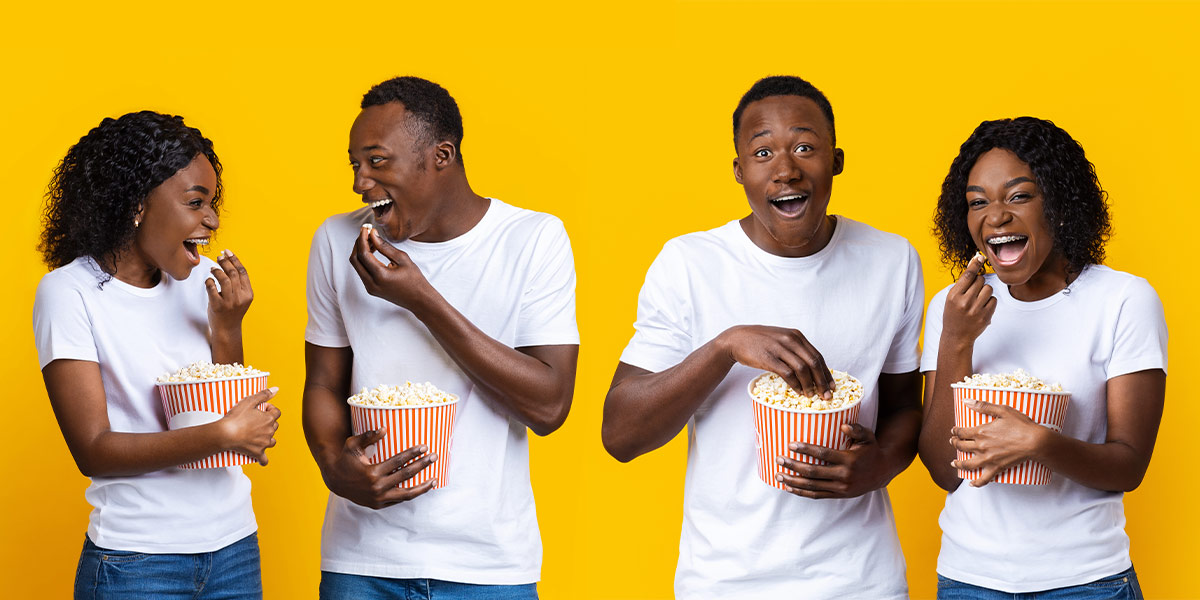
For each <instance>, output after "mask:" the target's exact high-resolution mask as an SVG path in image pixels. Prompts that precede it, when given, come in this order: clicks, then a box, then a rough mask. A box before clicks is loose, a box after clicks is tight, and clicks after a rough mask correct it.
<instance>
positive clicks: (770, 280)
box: [621, 217, 924, 600]
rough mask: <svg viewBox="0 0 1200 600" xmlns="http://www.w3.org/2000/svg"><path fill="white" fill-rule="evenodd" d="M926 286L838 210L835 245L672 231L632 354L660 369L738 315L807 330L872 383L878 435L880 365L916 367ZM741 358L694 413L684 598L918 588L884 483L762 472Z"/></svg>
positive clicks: (890, 243)
mask: <svg viewBox="0 0 1200 600" xmlns="http://www.w3.org/2000/svg"><path fill="white" fill-rule="evenodd" d="M923 304H924V286H923V283H922V278H921V263H920V260H919V259H918V257H917V254H916V251H915V250H913V248H912V246H911V245H910V244H909V243H908V242H907V241H906V240H904V239H903V238H901V237H899V236H896V235H893V234H889V233H884V232H881V231H878V230H876V229H874V228H872V227H870V226H867V225H864V224H862V223H858V222H855V221H852V220H850V219H847V218H845V217H838V218H837V225H836V227H835V229H834V232H833V237H832V239H830V241H829V244H828V245H826V247H825V248H823V249H821V250H820V251H818V252H817V253H815V254H813V255H811V256H807V257H801V258H786V257H781V256H775V255H773V254H769V253H767V252H765V251H763V250H762V249H760V248H759V247H758V246H756V245H754V242H752V241H751V240H750V238H748V237H747V236H746V234H745V232H744V231H743V230H742V228H741V225H740V224H739V223H738V221H731V222H729V223H728V224H726V225H724V226H722V227H718V228H716V229H712V230H709V231H704V232H698V233H691V234H688V235H684V236H681V237H678V238H675V239H673V240H671V241H669V242H667V244H666V245H665V246H664V247H663V250H662V252H661V253H660V254H659V255H658V258H656V259H655V261H654V264H652V265H651V266H650V269H649V271H648V272H647V273H646V282H645V285H644V286H643V287H642V291H641V294H640V296H639V297H638V316H637V322H636V323H635V324H634V328H635V329H636V331H635V333H634V335H633V339H632V340H630V342H629V345H628V346H627V347H626V348H625V352H624V353H623V354H622V355H621V361H622V362H624V363H626V364H630V365H633V366H636V367H640V368H643V369H647V370H649V371H654V372H658V371H662V370H664V369H667V368H670V367H672V366H675V365H677V364H679V363H680V362H682V361H683V359H684V358H686V357H687V356H688V355H689V354H691V353H692V352H693V351H695V350H696V349H697V348H699V347H700V346H702V345H704V344H705V343H707V342H709V341H710V340H712V339H713V338H715V337H716V336H717V335H719V334H720V333H721V332H723V331H725V330H726V329H728V328H729V327H732V326H734V325H748V324H757V325H772V326H778V327H789V328H795V329H798V330H800V331H801V332H802V333H803V334H804V335H805V337H806V338H808V340H809V341H810V342H811V343H812V344H813V346H814V347H816V349H817V350H818V351H819V352H821V354H822V356H824V357H825V361H826V364H828V365H829V367H830V368H833V369H838V370H843V371H847V372H849V373H850V374H852V375H854V376H855V377H857V378H858V379H859V380H860V381H861V382H862V384H863V388H864V392H865V396H864V398H863V400H862V408H861V410H860V413H859V422H860V423H862V425H863V426H864V427H867V428H868V429H871V430H874V429H875V425H876V418H877V416H878V408H879V406H878V395H879V392H878V381H879V375H880V374H881V373H906V372H909V371H913V370H915V369H916V368H917V339H918V336H919V335H920V328H921V309H922V307H923ZM758 373H759V371H756V370H754V369H751V368H749V367H746V366H743V365H735V366H734V367H733V369H732V370H730V372H729V374H728V375H727V376H726V377H725V379H724V381H722V382H721V384H720V385H718V386H717V388H716V390H714V391H713V393H712V395H711V396H709V398H708V399H707V400H705V401H704V403H703V404H702V405H701V406H700V408H699V409H697V410H696V413H695V414H694V415H693V416H692V419H691V420H690V421H689V423H688V442H689V443H688V463H687V473H686V479H685V484H684V507H683V531H682V535H681V536H680V542H679V564H678V568H677V570H676V574H675V596H676V598H681V599H687V598H697V599H699V598H814V599H817V598H864V599H866V598H870V599H872V600H881V599H889V598H907V589H908V587H907V582H906V580H905V574H904V569H905V567H904V556H903V554H902V553H901V550H900V542H899V539H898V538H897V535H896V527H895V522H894V520H893V517H892V509H891V504H890V502H889V500H888V495H887V492H886V491H885V490H876V491H873V492H870V493H868V494H865V495H863V496H860V497H858V498H851V499H832V500H811V499H807V498H802V497H799V496H795V495H793V494H789V493H787V492H784V491H782V490H779V489H777V488H774V487H771V486H768V485H767V484H765V483H763V482H762V481H761V480H760V479H759V478H758V471H757V466H756V464H757V463H756V458H755V457H756V449H755V433H754V422H753V414H752V409H751V400H750V398H749V396H748V395H747V392H746V386H747V384H748V383H749V381H750V380H751V379H752V378H753V377H755V376H756V375H757V374H758Z"/></svg>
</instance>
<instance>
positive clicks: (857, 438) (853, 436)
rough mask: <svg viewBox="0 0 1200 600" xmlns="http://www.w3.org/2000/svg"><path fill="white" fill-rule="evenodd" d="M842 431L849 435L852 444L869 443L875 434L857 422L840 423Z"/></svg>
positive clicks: (873, 439) (872, 440)
mask: <svg viewBox="0 0 1200 600" xmlns="http://www.w3.org/2000/svg"><path fill="white" fill-rule="evenodd" d="M842 433H845V434H846V435H848V436H850V441H851V443H852V444H870V443H873V442H874V441H875V434H874V433H873V432H872V431H871V430H870V429H867V428H866V427H863V426H862V425H859V424H858V423H847V424H845V425H842Z"/></svg>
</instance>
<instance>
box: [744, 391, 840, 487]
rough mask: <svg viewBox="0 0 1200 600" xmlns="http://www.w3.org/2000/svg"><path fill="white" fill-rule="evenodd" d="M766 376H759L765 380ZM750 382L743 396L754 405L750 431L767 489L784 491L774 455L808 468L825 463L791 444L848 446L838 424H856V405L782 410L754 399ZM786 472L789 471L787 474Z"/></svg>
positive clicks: (760, 473) (838, 447)
mask: <svg viewBox="0 0 1200 600" xmlns="http://www.w3.org/2000/svg"><path fill="white" fill-rule="evenodd" d="M765 376H766V375H760V377H765ZM757 380H758V378H757V377H756V378H754V380H751V381H750V385H749V386H747V387H746V393H748V394H749V395H750V400H751V401H752V402H753V406H754V432H755V434H756V438H757V439H756V441H757V448H758V476H759V477H760V478H761V479H762V480H763V483H766V484H767V485H769V486H772V487H777V488H779V489H781V490H787V486H785V485H784V484H783V483H782V482H780V481H776V480H775V476H776V475H779V474H781V473H784V472H785V469H784V468H783V465H780V464H778V463H776V462H775V457H776V456H786V457H789V458H792V459H795V460H798V461H800V462H804V463H808V464H812V465H824V464H828V463H826V462H825V461H823V460H819V459H816V458H813V457H811V456H809V455H807V454H799V453H796V452H792V451H791V450H789V449H788V444H790V443H792V442H804V443H806V444H813V445H815V446H824V447H826V448H834V449H837V450H845V449H846V448H849V447H850V436H848V435H846V434H845V433H843V432H842V425H848V424H852V423H857V422H858V407H859V406H860V405H861V404H862V400H861V399H860V400H859V401H858V402H855V403H854V404H851V405H850V406H843V407H841V408H835V409H832V410H814V409H807V408H784V407H781V406H775V405H772V404H767V403H765V402H763V401H762V400H759V399H758V398H756V397H754V382H755V381H757ZM789 473H790V472H789Z"/></svg>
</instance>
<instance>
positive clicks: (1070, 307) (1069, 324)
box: [921, 265, 1167, 593]
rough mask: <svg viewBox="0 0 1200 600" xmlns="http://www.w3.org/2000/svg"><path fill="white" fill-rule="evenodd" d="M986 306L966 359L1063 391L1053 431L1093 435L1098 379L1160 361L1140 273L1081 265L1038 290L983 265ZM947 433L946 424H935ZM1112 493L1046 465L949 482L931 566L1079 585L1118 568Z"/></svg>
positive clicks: (1155, 307) (931, 353) (1152, 301)
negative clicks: (996, 478) (1064, 287)
mask: <svg viewBox="0 0 1200 600" xmlns="http://www.w3.org/2000/svg"><path fill="white" fill-rule="evenodd" d="M987 283H988V284H989V285H991V286H992V290H993V295H994V296H995V297H996V312H995V314H994V315H993V316H992V323H991V325H988V327H987V329H985V330H984V332H983V334H982V335H980V336H979V339H977V340H976V341H975V348H974V354H973V358H974V360H973V364H972V371H973V372H975V373H1009V372H1012V371H1015V370H1016V369H1018V368H1022V369H1025V370H1026V371H1028V372H1029V373H1031V374H1033V375H1035V376H1037V377H1040V378H1042V379H1044V380H1046V381H1048V382H1050V383H1061V384H1062V386H1063V389H1065V390H1067V391H1068V392H1071V401H1070V403H1069V404H1068V406H1067V415H1066V420H1065V422H1064V424H1063V434H1064V435H1067V436H1070V437H1073V438H1076V439H1080V440H1084V441H1087V442H1091V443H1094V444H1099V443H1103V442H1104V439H1105V434H1106V432H1107V429H1108V412H1107V408H1108V396H1107V393H1106V388H1105V385H1106V383H1107V382H1108V380H1109V379H1112V378H1113V377H1117V376H1119V375H1125V374H1127V373H1135V372H1137V371H1143V370H1146V369H1163V370H1164V371H1165V370H1166V368H1167V324H1166V320H1165V319H1164V317H1163V308H1162V303H1161V302H1159V299H1158V295H1157V294H1155V293H1154V289H1153V288H1151V287H1150V284H1149V283H1147V282H1146V280H1145V279H1142V278H1140V277H1135V276H1133V275H1130V274H1128V273H1122V272H1120V271H1114V270H1112V269H1110V268H1108V267H1105V266H1095V265H1093V266H1089V267H1087V268H1086V269H1084V271H1083V273H1081V274H1080V275H1079V277H1078V278H1076V279H1075V281H1074V282H1073V283H1072V284H1071V285H1070V287H1069V288H1068V289H1069V290H1070V293H1069V294H1065V293H1062V292H1059V293H1057V294H1054V295H1053V296H1050V297H1049V298H1045V299H1042V300H1037V301H1034V302H1022V301H1020V300H1016V299H1014V298H1013V297H1012V296H1011V295H1010V294H1009V292H1008V286H1007V285H1004V284H1003V283H1002V282H1000V281H999V280H998V279H997V278H996V276H995V275H994V274H989V275H987ZM949 289H950V288H949V287H947V288H946V289H943V290H942V291H940V292H938V294H937V295H936V296H934V297H933V300H931V301H930V303H929V318H928V319H927V320H926V324H925V354H924V357H923V358H922V360H921V370H922V371H936V370H937V353H938V344H939V342H940V341H941V335H942V313H943V311H944V309H945V306H946V294H947V293H948V290H949ZM947 435H949V432H947ZM1122 496H1123V494H1121V493H1120V492H1105V491H1101V490H1096V489H1092V488H1088V487H1084V486H1082V485H1079V484H1078V483H1075V482H1074V481H1072V480H1070V479H1067V478H1066V477H1064V476H1062V475H1059V474H1054V476H1053V477H1052V480H1051V482H1050V484H1049V485H1044V486H1025V485H1009V484H998V483H991V484H988V485H986V486H983V487H981V488H975V487H971V486H969V485H960V486H959V487H958V489H957V490H955V491H954V492H951V493H949V494H947V495H946V507H945V509H943V510H942V515H941V518H940V519H939V520H938V522H939V524H940V525H941V527H942V551H941V553H940V554H939V555H938V566H937V572H938V573H940V574H941V575H942V576H944V577H949V578H951V579H956V580H958V581H962V582H965V583H970V584H972V585H978V586H983V587H987V588H992V589H997V590H1001V591H1005V592H1011V593H1024V592H1036V591H1043V590H1049V589H1054V588H1059V587H1066V586H1072V585H1079V584H1083V583H1087V582H1089V581H1095V580H1097V579H1101V578H1103V577H1108V576H1110V575H1115V574H1117V573H1120V572H1121V571H1124V570H1125V569H1128V568H1129V566H1130V564H1131V563H1130V560H1129V538H1128V537H1127V536H1126V535H1125V510H1124V506H1123V504H1122V503H1121V498H1122Z"/></svg>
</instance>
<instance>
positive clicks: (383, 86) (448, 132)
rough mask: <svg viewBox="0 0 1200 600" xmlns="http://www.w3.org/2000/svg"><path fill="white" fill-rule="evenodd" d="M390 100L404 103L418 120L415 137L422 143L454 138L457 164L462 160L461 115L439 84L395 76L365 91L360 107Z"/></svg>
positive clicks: (455, 104)
mask: <svg viewBox="0 0 1200 600" xmlns="http://www.w3.org/2000/svg"><path fill="white" fill-rule="evenodd" d="M389 102H399V103H401V104H403V105H404V108H405V109H406V110H408V112H409V114H410V115H412V117H411V118H412V119H414V120H415V121H416V123H417V128H416V130H415V133H416V134H417V141H418V142H419V143H421V144H423V145H429V144H433V143H435V142H438V141H441V140H449V141H451V142H454V147H455V148H457V149H458V152H457V154H456V156H457V157H458V158H457V160H458V162H459V164H462V162H463V155H462V139H463V123H462V115H461V114H460V113H459V112H458V103H456V102H455V101H454V98H452V97H451V96H450V92H447V91H446V89H445V88H443V87H442V86H440V85H438V84H436V83H434V82H432V81H429V80H426V79H421V78H420V77H394V78H392V79H389V80H387V81H384V82H383V83H380V84H379V85H376V86H375V87H373V88H371V89H370V90H368V91H367V93H366V94H364V95H363V99H362V108H368V107H371V106H379V105H381V104H387V103H389Z"/></svg>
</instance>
